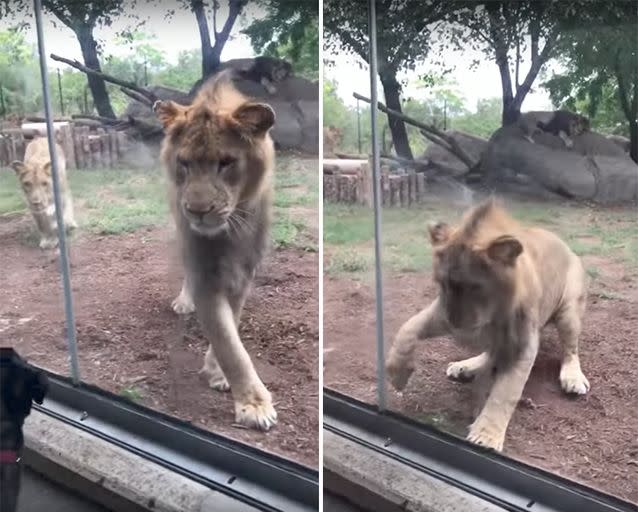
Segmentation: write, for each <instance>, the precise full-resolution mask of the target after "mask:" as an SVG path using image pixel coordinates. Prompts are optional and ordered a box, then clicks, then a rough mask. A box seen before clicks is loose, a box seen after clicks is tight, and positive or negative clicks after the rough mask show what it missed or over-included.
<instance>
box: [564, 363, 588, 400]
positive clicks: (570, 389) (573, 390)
mask: <svg viewBox="0 0 638 512" xmlns="http://www.w3.org/2000/svg"><path fill="white" fill-rule="evenodd" d="M560 385H561V387H562V388H563V391H565V393H570V394H574V395H584V394H586V393H587V392H588V391H589V388H590V386H589V381H588V380H587V377H585V375H584V374H583V372H582V371H581V370H579V369H576V370H573V369H564V370H561V372H560Z"/></svg>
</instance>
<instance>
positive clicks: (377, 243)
mask: <svg viewBox="0 0 638 512" xmlns="http://www.w3.org/2000/svg"><path fill="white" fill-rule="evenodd" d="M368 6H369V7H368V16H369V17H368V41H369V45H370V48H369V49H370V99H371V100H372V101H371V103H370V124H371V129H372V195H373V198H374V278H375V298H376V300H375V303H376V315H377V405H378V407H379V410H380V411H383V410H385V348H384V346H383V281H382V274H381V197H380V189H381V177H380V175H381V172H380V167H381V166H380V159H379V138H378V133H377V131H378V130H377V105H378V99H377V12H376V5H375V0H369V3H368Z"/></svg>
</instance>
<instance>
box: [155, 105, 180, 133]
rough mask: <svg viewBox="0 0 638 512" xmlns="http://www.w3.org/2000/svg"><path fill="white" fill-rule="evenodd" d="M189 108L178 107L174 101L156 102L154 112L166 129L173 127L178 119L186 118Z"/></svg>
mask: <svg viewBox="0 0 638 512" xmlns="http://www.w3.org/2000/svg"><path fill="white" fill-rule="evenodd" d="M187 111H188V107H185V106H183V105H178V104H177V103H175V102H174V101H171V100H168V101H156V102H155V103H154V104H153V112H155V115H156V116H157V119H159V121H160V123H162V126H163V127H164V129H166V128H168V127H169V126H171V125H172V124H173V123H174V122H175V121H177V120H178V119H181V118H184V117H185V116H186V112H187Z"/></svg>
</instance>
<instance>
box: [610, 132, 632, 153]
mask: <svg viewBox="0 0 638 512" xmlns="http://www.w3.org/2000/svg"><path fill="white" fill-rule="evenodd" d="M607 139H608V140H610V141H612V142H613V143H615V144H617V145H619V146H620V147H621V148H622V149H623V150H624V151H625V153H629V151H630V149H631V141H630V140H629V139H628V138H627V137H623V136H622V135H607Z"/></svg>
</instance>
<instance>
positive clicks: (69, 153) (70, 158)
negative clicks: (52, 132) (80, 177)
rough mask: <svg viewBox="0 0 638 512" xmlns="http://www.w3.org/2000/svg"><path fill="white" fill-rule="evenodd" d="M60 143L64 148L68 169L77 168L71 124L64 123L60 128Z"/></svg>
mask: <svg viewBox="0 0 638 512" xmlns="http://www.w3.org/2000/svg"><path fill="white" fill-rule="evenodd" d="M58 133H59V134H60V136H59V140H60V142H59V144H60V146H62V149H63V150H64V158H65V159H66V168H67V169H77V163H76V159H75V150H74V144H73V133H72V131H71V126H70V125H69V124H65V125H62V126H60V127H59V128H58Z"/></svg>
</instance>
